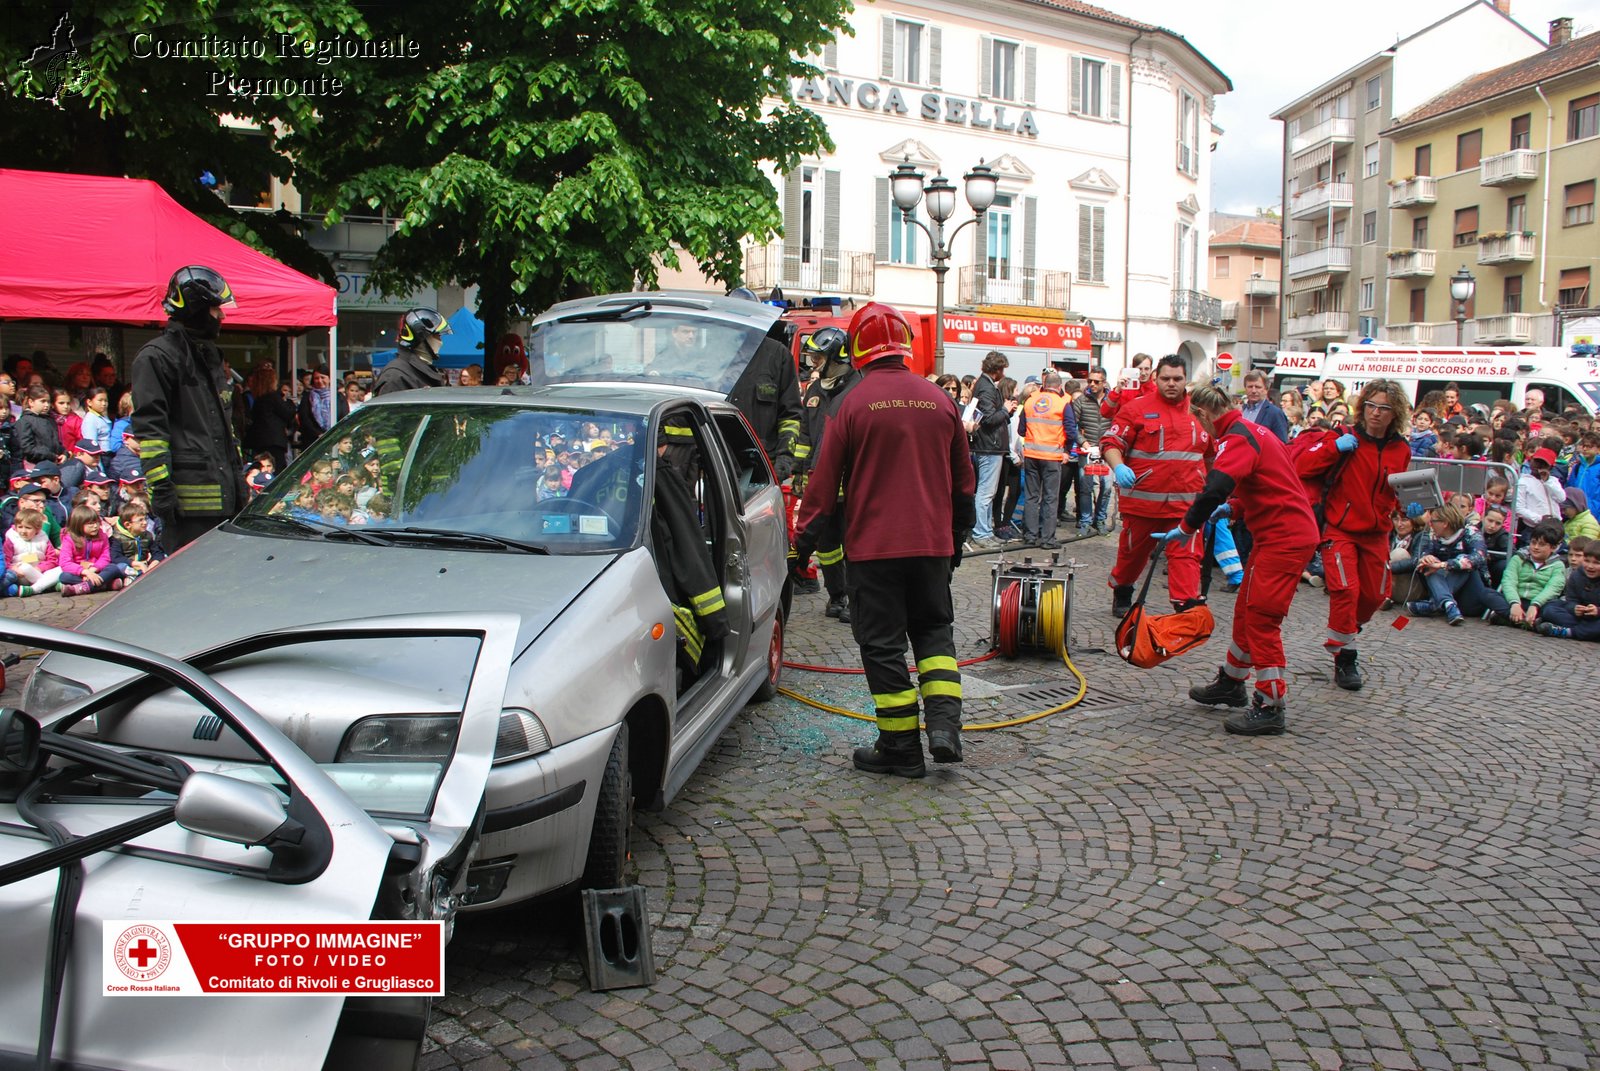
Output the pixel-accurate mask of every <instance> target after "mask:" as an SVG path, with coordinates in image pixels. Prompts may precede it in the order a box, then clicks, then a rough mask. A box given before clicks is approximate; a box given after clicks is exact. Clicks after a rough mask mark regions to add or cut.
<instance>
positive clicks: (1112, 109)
mask: <svg viewBox="0 0 1600 1071" xmlns="http://www.w3.org/2000/svg"><path fill="white" fill-rule="evenodd" d="M1101 89H1102V90H1103V91H1104V93H1105V99H1106V100H1107V101H1108V102H1109V105H1110V106H1109V108H1108V109H1107V111H1106V118H1107V119H1110V120H1111V121H1112V122H1114V123H1120V122H1122V64H1120V63H1108V64H1106V65H1105V85H1103V86H1101Z"/></svg>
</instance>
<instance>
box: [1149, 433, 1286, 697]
mask: <svg viewBox="0 0 1600 1071" xmlns="http://www.w3.org/2000/svg"><path fill="white" fill-rule="evenodd" d="M1216 428H1217V444H1216V455H1215V458H1214V460H1213V462H1212V468H1211V475H1210V476H1208V477H1207V478H1206V485H1205V488H1204V489H1203V490H1202V491H1201V492H1200V495H1199V497H1197V498H1196V499H1195V501H1194V505H1192V506H1190V507H1189V511H1188V512H1187V513H1185V514H1184V516H1183V523H1182V525H1181V526H1180V527H1181V528H1182V529H1183V531H1185V532H1199V531H1200V530H1201V528H1202V527H1203V526H1204V525H1205V523H1206V521H1207V519H1209V518H1210V516H1211V512H1212V511H1213V510H1214V509H1216V508H1217V507H1218V506H1219V505H1221V504H1222V503H1223V502H1224V501H1228V500H1229V499H1230V498H1231V499H1232V502H1233V515H1234V518H1235V519H1236V520H1240V521H1243V522H1244V523H1245V524H1246V525H1248V526H1249V529H1250V538H1251V541H1252V548H1251V551H1250V556H1249V558H1247V559H1246V561H1245V567H1244V581H1243V582H1242V584H1241V586H1240V588H1239V597H1238V599H1237V600H1235V602H1234V611H1233V642H1232V643H1230V644H1229V645H1228V657H1227V660H1226V662H1224V663H1223V672H1225V673H1227V675H1228V676H1229V677H1232V678H1233V679H1234V680H1237V681H1242V680H1247V679H1248V678H1249V676H1250V669H1251V667H1252V666H1253V667H1255V671H1256V690H1257V691H1259V692H1262V693H1264V696H1265V698H1266V699H1267V700H1268V705H1277V704H1280V703H1281V702H1282V701H1283V697H1284V695H1285V694H1286V693H1287V691H1288V682H1287V681H1285V680H1284V676H1283V669H1284V665H1285V660H1284V655H1283V619H1284V617H1285V616H1286V615H1287V614H1288V613H1289V604H1290V603H1291V602H1292V601H1293V600H1294V593H1295V587H1296V585H1298V584H1299V583H1300V574H1301V573H1302V572H1303V571H1304V570H1305V567H1306V564H1307V563H1308V562H1310V561H1311V555H1312V554H1313V553H1314V552H1315V551H1316V549H1317V521H1316V518H1315V517H1314V516H1313V515H1312V513H1311V506H1310V504H1309V503H1307V502H1306V500H1305V496H1304V495H1303V494H1302V493H1301V488H1300V478H1299V476H1298V475H1297V474H1296V472H1295V465H1294V462H1293V461H1291V460H1290V458H1289V450H1288V447H1286V446H1284V445H1283V444H1282V443H1280V442H1279V441H1278V437H1277V436H1276V435H1274V434H1272V433H1271V432H1270V431H1267V430H1266V429H1265V428H1263V427H1261V426H1260V425H1259V424H1252V423H1251V422H1250V421H1248V420H1246V419H1244V417H1242V416H1241V415H1240V414H1239V412H1238V410H1232V411H1230V412H1227V413H1224V414H1222V416H1221V417H1219V418H1218V419H1217V424H1216ZM1191 542H1194V540H1191Z"/></svg>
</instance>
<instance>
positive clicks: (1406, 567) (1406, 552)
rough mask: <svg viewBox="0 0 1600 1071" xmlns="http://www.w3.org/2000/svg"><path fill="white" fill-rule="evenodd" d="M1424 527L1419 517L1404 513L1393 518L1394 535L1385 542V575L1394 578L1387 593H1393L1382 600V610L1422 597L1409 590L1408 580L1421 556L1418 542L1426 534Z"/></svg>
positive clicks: (1409, 582)
mask: <svg viewBox="0 0 1600 1071" xmlns="http://www.w3.org/2000/svg"><path fill="white" fill-rule="evenodd" d="M1427 528H1428V526H1427V525H1426V524H1425V523H1423V521H1422V519H1421V518H1413V517H1407V516H1406V515H1405V514H1404V513H1396V514H1395V515H1394V534H1393V535H1392V536H1391V537H1390V540H1389V572H1390V573H1391V574H1393V576H1394V581H1393V583H1392V584H1391V585H1390V590H1391V592H1392V593H1393V594H1392V595H1391V596H1390V598H1389V599H1387V600H1385V603H1386V606H1385V609H1387V608H1388V606H1392V605H1394V603H1396V602H1399V603H1402V604H1403V603H1406V602H1410V601H1411V600H1413V599H1416V598H1420V597H1421V596H1422V594H1423V591H1417V590H1415V589H1414V588H1413V587H1412V578H1413V577H1414V576H1415V574H1416V569H1417V559H1418V558H1420V557H1421V556H1422V553H1421V548H1422V541H1423V539H1424V538H1425V537H1426V535H1427ZM1424 590H1426V589H1424Z"/></svg>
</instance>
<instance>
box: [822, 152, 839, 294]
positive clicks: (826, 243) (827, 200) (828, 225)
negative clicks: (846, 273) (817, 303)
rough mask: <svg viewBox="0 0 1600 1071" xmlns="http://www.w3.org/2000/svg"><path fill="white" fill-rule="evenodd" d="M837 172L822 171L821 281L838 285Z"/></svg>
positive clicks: (828, 284)
mask: <svg viewBox="0 0 1600 1071" xmlns="http://www.w3.org/2000/svg"><path fill="white" fill-rule="evenodd" d="M841 259H842V255H841V254H840V252H839V172H837V171H824V172H823V173H822V282H823V284H824V285H826V286H838V285H839V262H840V260H841Z"/></svg>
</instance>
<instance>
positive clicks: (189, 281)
mask: <svg viewBox="0 0 1600 1071" xmlns="http://www.w3.org/2000/svg"><path fill="white" fill-rule="evenodd" d="M233 304H235V302H234V300H233V291H232V290H229V289H228V281H227V280H226V279H224V278H223V277H222V276H221V275H219V274H217V272H215V271H214V270H212V269H211V268H208V267H206V266H205V265H203V264H190V265H188V266H187V267H183V268H179V269H178V270H177V271H175V272H173V273H172V278H171V279H168V280H167V296H166V297H164V298H162V299H161V307H162V308H163V309H165V310H166V312H167V315H168V316H170V317H172V318H173V319H174V320H183V321H191V320H200V319H204V318H206V314H207V313H209V312H210V311H211V310H212V309H214V308H217V307H218V306H220V305H233Z"/></svg>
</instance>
